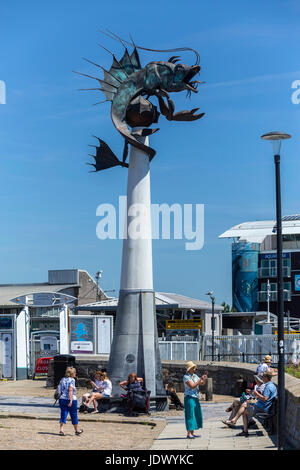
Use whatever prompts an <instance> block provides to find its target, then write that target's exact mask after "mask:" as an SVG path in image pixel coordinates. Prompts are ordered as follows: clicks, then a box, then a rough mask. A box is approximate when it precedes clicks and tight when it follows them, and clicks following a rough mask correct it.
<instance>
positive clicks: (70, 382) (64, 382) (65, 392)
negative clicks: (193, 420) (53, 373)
mask: <svg viewBox="0 0 300 470" xmlns="http://www.w3.org/2000/svg"><path fill="white" fill-rule="evenodd" d="M60 387H61V396H60V398H61V399H62V400H70V395H69V388H70V387H72V388H73V400H77V398H76V388H75V379H73V378H72V377H63V378H62V379H61V381H60Z"/></svg>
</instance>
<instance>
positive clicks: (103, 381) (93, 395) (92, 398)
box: [82, 369, 143, 413]
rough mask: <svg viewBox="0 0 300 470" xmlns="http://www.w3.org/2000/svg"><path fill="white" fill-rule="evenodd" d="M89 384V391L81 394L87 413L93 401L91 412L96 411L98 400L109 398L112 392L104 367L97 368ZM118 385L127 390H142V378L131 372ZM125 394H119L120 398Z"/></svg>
mask: <svg viewBox="0 0 300 470" xmlns="http://www.w3.org/2000/svg"><path fill="white" fill-rule="evenodd" d="M90 384H91V386H92V387H93V388H92V390H91V391H90V392H87V393H85V394H84V395H83V396H82V406H83V407H84V413H88V410H89V407H90V405H91V404H92V403H93V405H94V411H92V413H98V403H97V402H98V400H103V399H105V398H110V397H111V394H112V383H111V381H110V379H109V377H108V375H107V371H106V369H101V370H97V371H96V372H95V375H94V380H91V381H90ZM119 385H120V387H121V388H123V389H124V390H126V391H127V392H130V391H139V390H143V379H142V378H141V377H137V375H136V374H134V373H131V374H129V376H128V379H127V380H124V381H123V382H120V384H119ZM126 396H127V395H124V394H123V395H121V397H122V398H125V397H126Z"/></svg>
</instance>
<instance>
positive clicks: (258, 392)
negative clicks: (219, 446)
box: [222, 356, 278, 436]
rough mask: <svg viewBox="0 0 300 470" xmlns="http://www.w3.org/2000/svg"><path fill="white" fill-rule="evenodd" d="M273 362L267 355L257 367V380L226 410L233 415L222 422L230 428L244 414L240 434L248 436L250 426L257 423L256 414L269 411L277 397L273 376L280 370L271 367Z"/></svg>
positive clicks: (255, 377) (255, 378)
mask: <svg viewBox="0 0 300 470" xmlns="http://www.w3.org/2000/svg"><path fill="white" fill-rule="evenodd" d="M271 362H272V358H271V356H265V358H264V359H263V361H262V362H261V363H260V364H259V365H258V367H257V370H256V375H254V380H255V382H254V383H253V384H252V386H250V388H246V390H245V391H244V392H243V393H242V396H241V397H240V399H239V400H235V401H234V402H233V403H232V405H231V406H230V407H229V408H227V409H226V412H228V413H229V412H231V415H230V417H229V419H228V420H222V422H223V423H224V424H226V426H228V427H230V428H234V427H235V425H236V423H237V421H238V419H239V418H240V417H241V416H242V419H243V427H244V429H243V431H242V432H241V433H239V434H238V436H248V428H249V427H250V426H252V425H253V424H255V421H254V419H253V418H254V417H255V415H256V414H258V413H269V411H270V408H271V406H272V403H273V399H274V398H275V397H277V387H276V385H275V384H274V383H273V382H272V378H273V376H274V375H277V373H278V372H277V369H274V368H272V367H270V365H271ZM254 400H256V401H254Z"/></svg>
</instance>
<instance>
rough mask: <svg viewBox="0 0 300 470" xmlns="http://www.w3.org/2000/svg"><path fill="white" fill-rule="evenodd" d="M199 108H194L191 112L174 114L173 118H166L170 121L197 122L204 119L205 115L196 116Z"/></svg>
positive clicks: (185, 111)
mask: <svg viewBox="0 0 300 470" xmlns="http://www.w3.org/2000/svg"><path fill="white" fill-rule="evenodd" d="M198 109H199V108H194V109H192V110H191V111H187V110H184V111H179V112H178V113H175V114H173V115H172V116H166V117H167V119H168V120H169V121H196V120H197V119H200V118H202V116H204V114H205V113H201V114H195V113H196V111H198Z"/></svg>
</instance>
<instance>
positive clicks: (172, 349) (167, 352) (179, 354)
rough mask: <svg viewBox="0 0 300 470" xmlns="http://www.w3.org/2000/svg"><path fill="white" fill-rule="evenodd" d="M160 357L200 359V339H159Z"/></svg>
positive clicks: (180, 359) (179, 359) (168, 358)
mask: <svg viewBox="0 0 300 470" xmlns="http://www.w3.org/2000/svg"><path fill="white" fill-rule="evenodd" d="M158 345H159V351H160V358H161V359H162V360H166V361H176V360H177V361H198V360H199V358H200V345H201V343H200V342H199V341H159V342H158Z"/></svg>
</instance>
